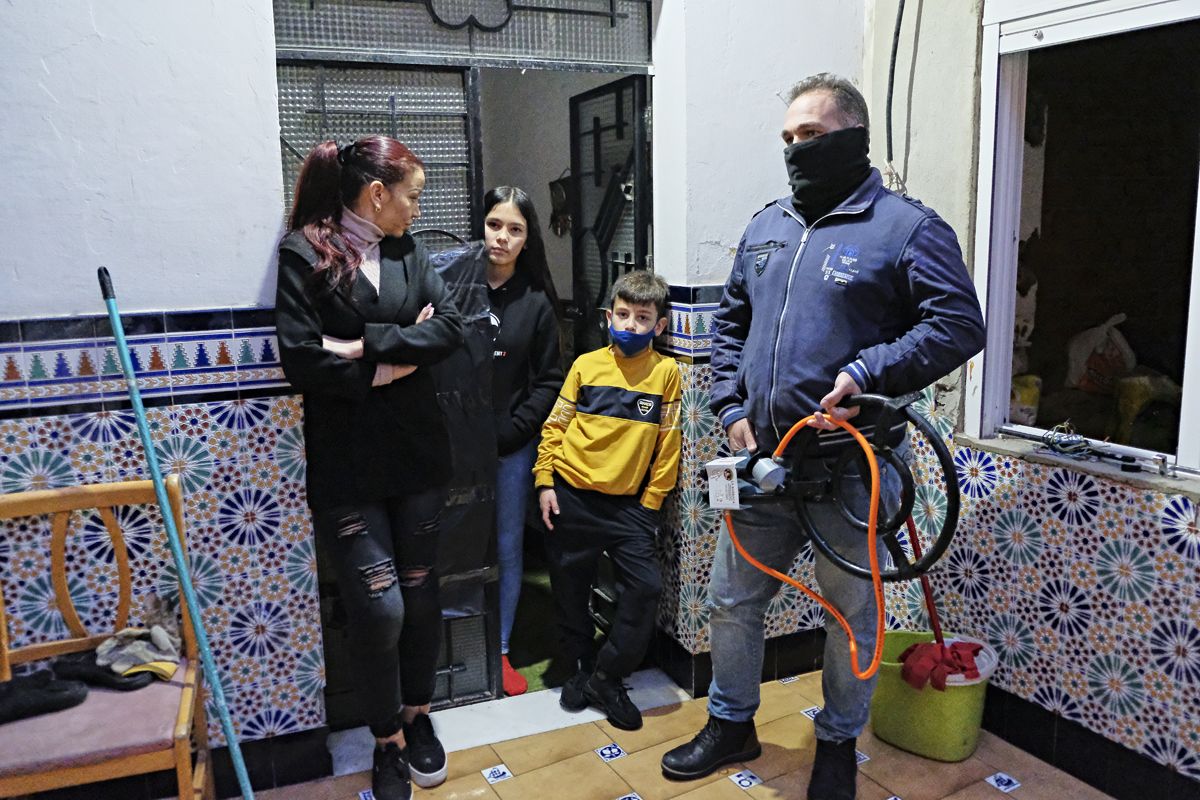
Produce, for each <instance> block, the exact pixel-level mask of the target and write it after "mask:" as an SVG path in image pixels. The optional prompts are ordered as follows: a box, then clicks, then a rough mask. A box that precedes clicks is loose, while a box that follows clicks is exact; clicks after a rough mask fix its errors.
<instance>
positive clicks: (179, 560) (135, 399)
mask: <svg viewBox="0 0 1200 800" xmlns="http://www.w3.org/2000/svg"><path fill="white" fill-rule="evenodd" d="M97 273H98V275H99V278H100V293H101V294H102V295H103V296H104V304H105V305H106V306H107V307H108V319H109V321H110V322H111V323H112V329H113V337H114V338H115V339H116V340H117V355H119V356H120V357H121V369H122V371H123V372H124V373H125V384H126V385H127V386H128V387H129V399H130V401H131V402H132V403H133V412H134V415H135V416H136V417H137V426H138V434H139V435H140V436H141V440H142V450H143V451H145V453H146V465H147V466H148V467H149V468H150V477H151V478H153V480H154V494H155V496H156V497H157V498H158V507H159V509H160V510H161V511H162V518H163V522H164V523H165V525H166V528H167V545H168V546H169V547H170V548H171V558H172V559H173V560H174V561H175V572H176V574H177V575H178V576H179V587H180V588H181V589H182V590H183V598H184V601H185V602H186V603H187V609H188V614H190V615H191V618H192V627H193V628H194V629H195V633H196V647H197V649H199V651H200V662H201V664H202V665H203V666H204V679H205V680H206V681H208V689H209V691H210V692H212V699H213V705H215V706H216V707H217V716H218V717H220V719H221V730H222V731H223V732H224V734H225V743H226V744H227V745H228V746H229V757H230V759H231V760H232V761H233V771H234V772H235V773H237V779H238V785H239V786H240V787H241V790H242V797H243V798H244V799H245V800H254V790H253V789H251V788H250V777H249V775H248V774H247V773H246V764H245V762H244V761H243V760H242V750H241V748H240V747H239V746H238V740H237V734H235V733H234V731H233V720H231V719H230V718H229V706H228V705H226V703H225V692H224V690H223V689H222V688H221V680H220V676H219V675H218V674H217V665H216V663H214V661H213V655H212V649H211V648H210V647H209V646H208V633H207V632H206V631H205V629H204V618H203V617H202V616H201V615H200V603H199V601H198V600H197V599H196V590H195V588H194V587H193V586H192V576H191V574H190V573H189V572H188V568H187V561H186V559H185V558H184V555H183V548H182V547H180V544H179V543H180V541H181V540H180V538H179V531H178V529H177V528H176V527H175V515H174V514H172V513H171V501H170V500H168V499H167V487H166V484H164V483H163V477H162V473H161V472H160V471H159V469H158V455H157V454H156V453H155V451H154V442H153V441H152V440H151V438H150V427H149V426H148V425H147V424H146V409H145V407H144V406H143V405H142V395H141V392H139V391H138V385H137V380H136V379H135V377H134V372H133V361H132V360H131V359H130V356H129V345H128V344H127V343H126V342H125V328H124V327H123V326H122V324H121V314H120V313H119V312H118V311H117V296H116V293H115V292H114V291H113V285H112V278H111V277H110V276H109V274H108V270H107V269H105V268H104V267H100V268H99V269H98V270H97ZM210 769H211V766H210Z"/></svg>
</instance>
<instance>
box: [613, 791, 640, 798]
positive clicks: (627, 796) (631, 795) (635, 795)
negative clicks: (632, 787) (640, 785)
mask: <svg viewBox="0 0 1200 800" xmlns="http://www.w3.org/2000/svg"><path fill="white" fill-rule="evenodd" d="M617 800H642V796H641V795H640V794H638V793H637V792H630V793H629V794H623V795H621V796H620V797H618V798H617Z"/></svg>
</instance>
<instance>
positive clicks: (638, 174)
mask: <svg viewBox="0 0 1200 800" xmlns="http://www.w3.org/2000/svg"><path fill="white" fill-rule="evenodd" d="M647 123H648V109H647V100H646V79H645V77H643V76H641V75H631V76H629V77H628V78H623V79H621V80H619V81H614V82H613V83H610V84H607V85H605V86H601V87H600V88H598V89H593V90H592V91H590V92H586V93H584V94H581V95H576V96H575V97H572V98H571V174H572V175H573V176H574V180H575V188H576V192H575V200H576V207H575V210H574V212H573V218H574V225H573V226H572V233H571V235H572V237H573V238H572V278H573V282H574V288H575V305H576V307H577V308H578V311H579V315H580V319H579V321H578V322H577V324H576V328H575V352H576V353H586V352H587V351H589V350H594V349H596V348H597V347H600V346H602V345H603V344H604V343H605V342H607V341H608V339H607V337H606V335H605V333H604V324H603V323H604V308H605V307H607V305H608V294H609V291H610V290H611V288H612V284H613V281H615V280H616V279H617V278H618V277H619V276H620V275H622V274H624V273H626V272H628V271H630V270H631V269H648V268H649V267H650V263H649V258H648V255H649V245H650V215H651V202H650V142H649V131H648V124H647Z"/></svg>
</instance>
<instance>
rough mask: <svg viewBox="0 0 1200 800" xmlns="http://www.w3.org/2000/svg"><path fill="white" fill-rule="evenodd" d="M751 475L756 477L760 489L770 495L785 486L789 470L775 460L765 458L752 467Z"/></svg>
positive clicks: (758, 460) (756, 461)
mask: <svg viewBox="0 0 1200 800" xmlns="http://www.w3.org/2000/svg"><path fill="white" fill-rule="evenodd" d="M750 474H751V475H753V476H754V482H755V483H756V484H758V488H760V489H762V490H763V492H766V493H768V494H770V493H771V492H774V491H775V490H776V489H778V488H779V487H780V486H782V485H783V480H784V478H785V477H786V476H787V470H785V469H784V468H783V465H782V464H780V463H779V462H778V461H776V460H775V459H773V458H767V457H763V458H759V459H756V460H755V461H754V464H753V465H752V466H751V467H750Z"/></svg>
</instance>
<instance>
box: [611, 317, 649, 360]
mask: <svg viewBox="0 0 1200 800" xmlns="http://www.w3.org/2000/svg"><path fill="white" fill-rule="evenodd" d="M608 335H609V336H611V337H612V342H613V344H615V345H616V346H617V347H619V348H621V352H622V353H624V354H625V356H626V357H629V356H636V355H637V354H638V353H640V352H642V351H643V350H645V349H646V348H647V347H649V346H650V342H652V341H654V329H653V328H651V329H650V330H648V331H646V332H645V333H634V332H633V331H619V330H617V329H616V328H614V327H613V326H612V323H609V325H608Z"/></svg>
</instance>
